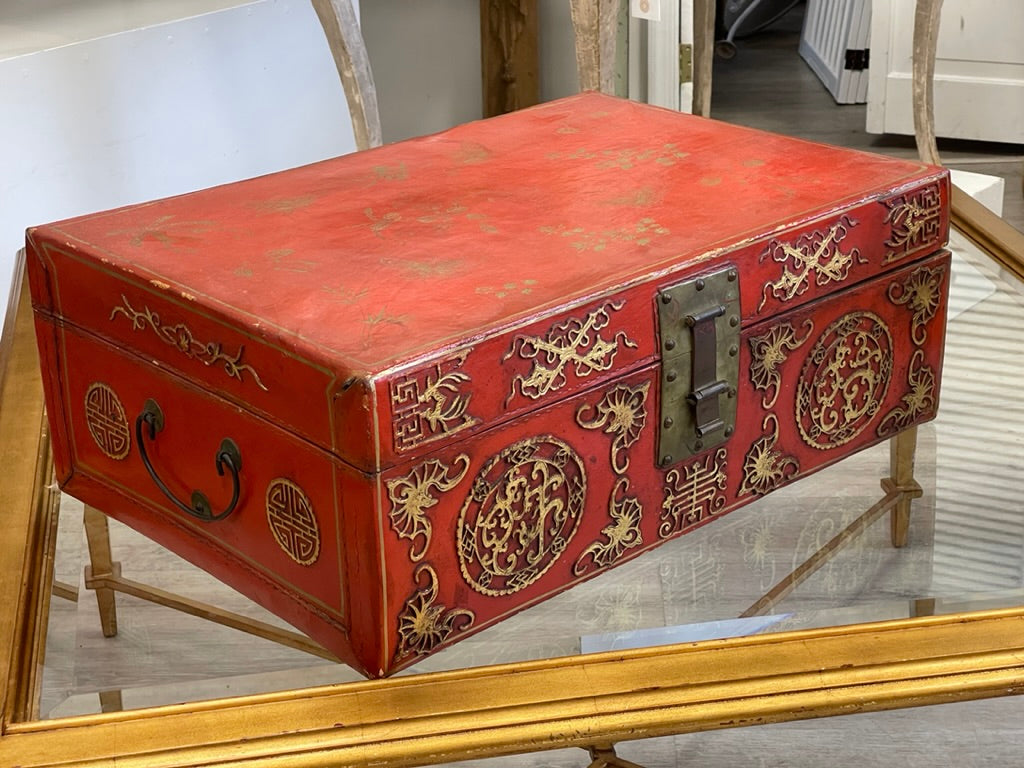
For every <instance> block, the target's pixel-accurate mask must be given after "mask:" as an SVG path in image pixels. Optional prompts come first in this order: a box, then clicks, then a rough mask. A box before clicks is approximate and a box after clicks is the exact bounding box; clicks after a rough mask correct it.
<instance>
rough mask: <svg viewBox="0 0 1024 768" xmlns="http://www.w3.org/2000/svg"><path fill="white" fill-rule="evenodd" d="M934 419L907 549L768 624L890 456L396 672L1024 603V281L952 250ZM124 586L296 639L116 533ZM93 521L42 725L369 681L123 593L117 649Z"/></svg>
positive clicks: (73, 553)
mask: <svg viewBox="0 0 1024 768" xmlns="http://www.w3.org/2000/svg"><path fill="white" fill-rule="evenodd" d="M954 247H955V249H956V251H957V253H956V254H955V256H954V262H953V279H952V288H951V294H952V295H951V299H950V321H949V331H948V339H947V351H946V367H945V373H944V380H943V387H942V394H941V405H940V408H939V418H938V419H937V420H936V421H935V422H933V423H931V424H928V425H925V426H923V427H921V428H920V430H919V436H918V453H917V469H916V477H917V480H918V481H919V482H920V483H921V485H922V486H923V488H924V490H925V494H924V496H923V498H921V499H918V500H916V501H915V502H914V504H913V515H912V520H911V529H910V537H909V542H908V544H907V546H906V547H904V548H902V549H895V548H893V547H892V545H891V543H890V534H889V525H888V523H887V522H886V520H887V516H886V517H883V518H882V519H881V520H880V521H879V522H877V523H875V524H874V525H872V526H870V527H869V528H867V530H866V531H865V532H864V533H862V534H861V535H859V536H856V537H854V538H853V539H852V540H851V541H850V543H849V544H848V545H847V546H845V547H844V548H842V549H841V550H839V551H838V552H836V553H835V554H833V555H832V556H831V557H829V558H826V559H825V560H824V563H823V565H822V566H821V567H820V569H818V570H817V571H816V572H815V573H814V574H813V575H812V576H810V577H809V578H808V579H807V580H806V581H804V582H803V583H802V584H800V585H799V586H798V587H797V588H796V589H795V590H794V591H793V592H792V593H791V594H789V595H788V596H787V597H785V598H784V599H783V600H781V601H780V602H778V603H777V604H776V605H774V606H773V607H772V608H771V609H770V615H767V616H765V615H759V616H747V617H745V618H742V619H740V618H739V617H741V616H742V615H744V614H747V613H749V611H748V609H750V607H751V606H752V605H754V604H755V603H756V602H757V601H758V599H759V598H760V597H761V596H762V595H763V594H764V593H766V592H768V591H769V590H771V589H772V587H773V586H774V585H776V584H777V583H779V582H780V581H781V580H783V579H784V578H785V577H786V576H787V574H789V573H791V572H792V571H793V570H794V569H795V568H797V567H798V566H800V565H801V563H803V562H804V561H806V560H807V559H808V558H810V557H811V556H812V555H814V554H815V553H816V552H818V551H819V550H820V549H821V548H822V547H824V546H825V545H826V544H827V543H828V542H829V541H830V540H832V539H833V538H834V537H835V536H836V535H837V534H838V533H840V532H841V531H842V530H843V529H844V528H845V527H847V526H848V525H850V524H851V523H852V522H853V521H854V520H856V519H857V518H858V517H859V516H861V515H862V514H863V513H864V512H865V510H867V509H868V508H870V507H871V506H872V505H873V504H875V503H876V502H877V501H878V500H879V499H880V498H881V496H882V491H881V489H880V485H879V480H880V479H881V478H884V477H887V476H888V475H889V472H890V470H889V449H888V446H887V445H880V446H877V447H875V448H873V449H870V450H868V451H865V452H862V453H861V454H858V455H856V456H853V457H851V458H850V459H847V460H845V461H843V462H841V463H839V464H837V465H834V466H832V467H830V468H828V469H826V470H824V471H822V472H820V473H818V474H817V475H814V476H812V477H810V478H807V479H804V480H802V481H800V482H798V483H796V484H794V485H792V486H789V487H786V488H783V489H781V490H779V491H776V492H775V493H773V494H771V495H770V496H768V497H766V498H764V499H761V500H759V501H758V502H756V503H753V504H751V505H748V506H747V507H744V508H741V509H739V510H737V511H735V512H732V513H730V514H729V515H727V516H725V517H724V518H722V519H720V520H716V521H714V522H713V523H712V524H711V525H708V526H706V527H704V528H701V529H699V530H697V531H694V532H692V533H689V534H687V535H685V536H683V537H682V538H680V539H677V540H676V541H674V542H669V543H666V544H665V545H663V546H662V547H660V548H659V549H656V550H655V551H653V552H650V553H648V554H646V555H644V556H642V557H640V558H639V559H637V560H635V561H633V562H631V563H628V564H626V565H624V566H622V567H619V568H617V569H614V570H612V571H611V572H609V573H607V574H604V575H602V576H600V577H598V578H596V579H593V580H592V581H590V582H587V583H585V584H582V585H580V586H578V587H576V588H574V589H572V590H570V591H569V592H567V593H565V594H563V595H560V596H558V597H556V598H553V599H551V600H549V601H547V602H545V603H543V604H541V605H539V606H537V607H534V608H532V609H529V610H526V611H524V612H523V613H521V614H519V615H518V616H516V617H514V618H512V619H510V620H507V621H505V622H503V623H501V624H499V625H497V626H495V627H492V628H490V629H488V630H486V631H484V632H481V633H480V634H478V635H476V636H473V637H471V638H468V639H466V640H464V641H462V642H460V643H458V644H456V645H455V646H454V647H452V648H450V649H448V650H446V651H443V652H441V653H439V654H436V655H435V656H432V657H431V658H429V659H427V660H426V661H424V662H423V663H421V664H420V665H418V666H417V667H414V668H413V669H411V670H409V671H407V672H404V673H403V674H414V673H416V672H425V671H434V670H441V669H454V668H461V667H468V666H475V665H483V664H493V663H501V662H509V661H520V660H527V659H535V658H545V657H554V656H562V655H568V654H575V653H580V652H590V651H598V650H604V649H609V648H626V647H636V646H637V645H653V644H662V643H669V642H690V641H694V640H700V639H708V638H711V637H722V636H730V635H737V634H754V633H760V632H775V631H782V630H788V629H798V628H807V627H815V626H830V625H841V624H850V623H859V622H864V621H875V620H882V619H895V618H905V617H908V616H914V615H924V614H928V613H942V612H959V611H967V610H977V609H981V608H990V607H998V606H1004V605H1006V606H1011V605H1019V604H1021V603H1024V578H1022V568H1021V563H1022V557H1021V554H1022V549H1024V515H1021V509H1020V506H1021V501H1020V499H1022V498H1024V493H1022V491H1024V488H1022V485H1024V481H1022V473H1021V471H1020V470H1021V467H1020V462H1021V460H1020V458H1019V457H1020V456H1021V455H1022V452H1021V445H1022V442H1024V403H1022V402H1021V400H1020V398H1019V397H1018V396H1017V388H1018V383H1019V382H1020V381H1021V380H1024V313H1022V312H1021V304H1022V303H1024V290H1022V285H1021V284H1020V283H1019V282H1018V281H1016V280H1015V279H1013V278H1010V277H1007V276H1006V275H1004V274H1002V273H1001V272H1000V270H999V268H998V267H997V266H996V265H995V264H994V263H993V262H991V261H990V260H988V259H987V258H985V257H983V256H981V255H980V254H977V253H976V252H974V251H972V250H971V248H970V247H969V246H967V245H966V243H964V242H963V241H962V240H959V239H954ZM110 530H111V541H112V546H113V556H114V559H115V560H116V561H117V562H119V563H120V567H121V569H122V572H123V575H124V576H125V577H127V578H130V579H134V580H136V581H139V582H143V583H145V584H150V585H153V586H155V587H158V588H161V589H165V590H168V591H171V592H174V593H176V594H180V595H184V596H186V597H189V598H191V599H193V600H197V601H201V602H204V603H209V604H212V605H215V606H217V607H218V608H222V609H227V610H231V611H234V612H237V613H239V614H242V615H245V616H249V617H252V618H256V619H259V620H262V621H265V622H267V623H270V624H274V625H278V626H282V627H285V626H286V625H284V624H283V623H282V622H281V621H280V620H278V619H277V618H275V617H274V616H272V615H270V614H268V613H267V612H265V611H263V610H262V609H261V608H259V607H258V606H256V605H254V604H252V603H251V602H249V601H248V600H246V599H245V598H243V597H241V596H240V595H238V594H237V593H235V592H234V591H232V590H231V589H229V588H228V587H225V586H224V585H222V584H220V583H219V582H217V581H216V580H214V579H213V578H211V577H209V576H207V575H206V574H205V573H203V572H201V571H199V570H198V569H195V568H193V567H191V566H189V565H188V564H186V563H184V562H183V561H181V560H180V559H178V558H176V557H175V556H173V555H171V554H169V553H167V552H166V551H164V550H162V549H161V548H160V547H158V546H156V545H154V544H152V543H151V542H149V541H147V540H146V539H144V538H143V537H141V536H138V535H137V534H135V533H134V532H132V531H130V530H128V529H126V528H125V527H123V526H120V525H118V524H116V523H113V522H111V525H110ZM87 561H88V556H87V549H86V546H85V544H84V534H83V532H82V508H81V506H80V505H79V504H78V503H77V502H76V501H74V500H73V499H68V498H65V499H64V501H63V503H62V509H61V519H60V528H59V537H58V544H57V556H56V573H55V576H56V580H57V588H56V589H55V597H54V599H53V601H52V603H51V610H50V622H49V632H48V637H47V653H46V666H45V670H44V676H43V695H42V703H41V708H40V712H41V717H42V718H44V719H45V718H53V717H60V716H67V715H74V714H87V713H94V712H99V711H101V710H114V709H121V708H125V709H131V708H137V707H143V706H150V705H157V704H167V703H175V702H182V701H195V700H200V699H208V698H218V697H224V696H232V695H240V694H248V693H257V692H262V691H276V690H285V689H290V688H296V687H305V686H313V685H322V684H332V683H339V682H346V681H352V680H357V679H360V678H359V677H358V676H357V675H356V674H355V673H353V672H352V671H350V670H349V669H348V668H346V667H344V666H342V665H338V664H331V663H329V662H326V661H324V660H323V659H321V658H317V657H316V656H313V655H310V654H307V653H304V652H302V651H298V650H294V649H291V648H286V647H283V646H281V645H278V644H276V643H273V642H270V641H267V640H263V639H260V638H257V637H253V636H250V635H247V634H244V633H242V632H239V631H237V630H234V629H230V628H227V627H223V626H219V625H217V624H213V623H211V622H208V621H204V620H202V619H199V618H195V617H192V616H188V615H184V614H181V613H179V612H176V611H173V610H170V609H168V608H165V607H162V606H159V605H155V604H152V603H148V602H145V601H143V600H139V599H137V598H133V597H130V596H127V595H121V594H119V595H118V596H117V619H118V632H117V635H116V636H115V637H111V638H105V637H104V636H103V634H102V632H101V629H100V622H99V617H98V614H97V607H96V600H95V596H94V594H93V592H92V591H90V590H86V589H85V588H84V575H83V574H84V567H85V565H86V564H87Z"/></svg>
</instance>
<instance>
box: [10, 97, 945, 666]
mask: <svg viewBox="0 0 1024 768" xmlns="http://www.w3.org/2000/svg"><path fill="white" fill-rule="evenodd" d="M947 202H948V178H947V175H946V173H945V172H944V171H943V170H941V169H938V168H933V167H929V166H922V165H920V164H917V163H912V162H904V161H899V160H895V159H891V158H885V157H876V156H873V155H868V154H863V153H858V152H853V151H848V150H843V149H837V148H832V147H826V146H821V145H815V144H810V143H806V142H802V141H798V140H795V139H790V138H784V137H780V136H775V135H771V134H766V133H762V132H757V131H754V130H749V129H745V128H740V127H735V126H730V125H725V124H722V123H718V122H715V121H710V120H703V119H700V118H695V117H691V116H689V115H681V114H677V113H672V112H669V111H665V110H661V109H656V108H651V107H646V106H642V105H637V104H634V103H631V102H627V101H621V100H617V99H612V98H609V97H604V96H600V95H595V94H585V95H581V96H578V97H573V98H569V99H565V100H561V101H557V102H552V103H549V104H546V105H542V106H540V107H536V108H533V109H529V110H525V111H522V112H518V113H514V114H512V115H508V116H504V117H500V118H494V119H491V120H486V121H482V122H477V123H472V124H468V125H464V126H460V127H457V128H454V129H452V130H450V131H446V132H444V133H441V134H438V135H434V136H429V137H425V138H421V139H416V140H411V141H407V142H402V143H399V144H395V145H392V146H386V147H382V148H379V149H374V150H371V151H368V152H363V153H358V154H355V155H349V156H346V157H341V158H337V159H334V160H328V161H325V162H322V163H318V164H315V165H311V166H307V167H303V168H298V169H294V170H289V171H285V172H282V173H278V174H273V175H269V176H265V177H261V178H257V179H252V180H249V181H244V182H241V183H237V184H231V185H227V186H223V187H218V188H214V189H209V190H204V191H200V192H196V193H193V194H189V195H184V196H181V197H176V198H171V199H167V200H161V201H158V202H153V203H149V204H145V205H135V206H130V207H126V208H122V209H119V210H115V211H110V212H105V213H100V214H96V215H91V216H84V217H81V218H76V219H73V220H69V221H64V222H60V223H57V224H52V225H48V226H42V227H37V228H34V229H32V230H30V231H29V234H28V253H29V277H30V281H31V289H32V298H33V304H34V307H35V312H36V319H37V331H38V339H39V347H40V351H41V356H42V360H43V367H44V379H45V384H46V395H47V404H48V411H49V416H50V420H51V423H52V432H53V438H54V452H55V462H56V467H57V472H58V476H59V481H60V483H61V485H62V486H63V487H64V489H65V490H66V491H68V492H69V493H71V494H73V495H75V496H77V497H79V498H81V499H82V500H84V501H85V502H87V503H89V504H92V505H94V506H96V507H98V508H100V509H102V510H103V511H105V512H106V513H107V514H109V515H111V516H112V517H115V518H117V519H119V520H122V521H123V522H125V523H127V524H128V525H130V526H132V527H134V528H136V529H138V530H139V531H141V532H142V533H144V534H146V535H147V536H150V537H151V538H153V539H155V540H157V541H158V542H160V543H162V544H163V545H165V546H166V547H167V548H169V549H171V550H173V551H175V552H177V553H178V554H180V555H182V556H183V557H185V558H187V559H188V560H190V561H192V562H193V563H195V564H196V565H198V566H200V567H202V568H204V569H207V570H208V571H209V572H211V573H212V574H214V575H215V576H217V577H218V578H220V579H222V580H223V581H225V582H227V583H229V584H231V585H232V586H234V587H235V588H236V589H238V590H240V591H241V592H243V593H245V594H247V595H249V596H250V597H251V598H252V599H254V600H256V601H257V602H259V603H261V604H263V605H264V606H266V607H267V608H268V609H270V610H271V611H274V612H276V613H277V614H278V615H280V616H281V617H283V618H284V619H286V620H287V621H289V622H291V623H292V624H294V625H295V626H296V627H298V628H300V629H301V630H303V631H305V632H307V633H308V634H309V635H310V636H312V637H313V638H315V639H316V640H318V641H319V642H320V643H322V644H323V645H324V646H326V647H327V648H328V649H330V650H331V651H333V652H334V653H335V654H337V655H338V656H339V657H340V658H341V659H343V660H344V661H346V662H347V663H349V664H351V665H352V666H354V667H355V668H357V669H359V670H361V671H362V672H364V673H365V674H367V675H370V676H379V675H387V674H390V673H392V672H394V671H396V670H398V669H401V668H402V667H405V666H408V665H410V664H412V663H414V662H416V661H417V660H418V659H421V658H422V657H423V656H425V655H426V654H429V653H432V652H434V651H436V650H437V649H439V648H441V647H444V646H445V645H447V644H450V643H452V642H455V641H457V640H459V639H460V638H463V637H466V636H467V635H469V634H471V633H474V632H476V631H478V630H480V629H483V628H484V627H487V626H489V625H492V624H494V623H495V622H497V621H500V620H501V619H502V618H504V617H506V616H509V615H510V614H512V613H514V612H516V611H519V610H521V609H523V608H524V607H526V606H529V605H531V604H535V603H537V602H538V601H540V600H543V599H544V598H545V597H547V596H550V595H552V594H554V593H556V592H558V591H560V590H563V589H566V588H567V587H570V586H571V585H573V584H574V583H577V582H579V581H580V580H582V579H586V578H589V577H591V576H593V575H595V574H598V573H601V572H602V571H604V570H606V569H608V568H610V567H612V566H614V565H616V564H618V563H620V562H623V561H625V560H627V559H629V558H632V557H635V556H637V555H639V554H641V553H642V552H644V551H645V550H647V549H649V548H651V547H654V546H657V545H658V544H659V542H661V541H664V540H665V539H668V538H671V537H675V536H678V535H680V534H683V533H686V532H687V531H691V530H693V529H695V528H696V527H698V526H701V525H703V524H705V523H708V522H710V521H712V520H714V519H715V518H716V517H719V516H721V515H723V514H725V513H726V512H728V511H730V510H732V509H735V508H736V507H738V506H740V505H743V504H746V503H748V502H751V501H754V500H755V499H756V498H758V497H759V496H761V495H763V494H766V493H769V492H771V491H772V490H773V489H775V488H777V487H779V486H780V485H782V484H784V483H787V482H790V481H792V480H794V479H796V478H798V477H801V476H803V475H806V474H808V473H810V472H812V471H814V470H816V469H818V468H820V467H823V466H825V465H827V464H830V463H832V462H835V461H838V460H839V459H841V458H843V457H844V456H847V455H849V454H850V453H851V452H853V451H857V450H859V449H861V448H864V447H865V446H868V445H871V444H873V443H876V442H878V441H880V440H884V439H886V438H889V437H891V436H893V435H895V434H896V433H898V432H899V431H901V430H904V429H906V428H908V427H910V426H913V425H915V424H918V423H919V422H922V421H924V420H927V419H930V418H932V417H933V416H934V414H935V409H936V406H937V401H938V387H939V376H940V370H941V364H942V350H943V338H944V328H945V304H946V294H947V286H948V282H949V256H948V253H946V252H945V251H943V250H942V246H943V244H944V242H945V239H946V234H947V228H948V210H947Z"/></svg>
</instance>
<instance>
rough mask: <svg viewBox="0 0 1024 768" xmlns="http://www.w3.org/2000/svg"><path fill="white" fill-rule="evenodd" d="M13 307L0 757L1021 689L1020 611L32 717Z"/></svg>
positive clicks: (758, 716) (247, 762) (655, 717)
mask: <svg viewBox="0 0 1024 768" xmlns="http://www.w3.org/2000/svg"><path fill="white" fill-rule="evenodd" d="M958 200H959V202H958ZM953 204H954V211H953V219H954V224H957V225H959V228H960V229H962V230H963V231H964V232H965V233H966V234H967V235H968V237H970V238H971V239H972V240H974V241H975V242H976V243H978V244H980V245H981V246H982V247H984V248H987V249H988V250H989V251H990V252H991V253H992V255H993V256H994V257H995V258H997V259H998V260H999V261H1002V262H1003V263H1016V264H1018V265H1019V264H1020V262H1021V256H1022V254H1024V248H1022V245H1024V236H1022V235H1020V233H1018V232H1016V231H1015V230H1012V228H1009V226H1008V225H1005V222H1002V220H1000V219H992V218H988V217H984V216H980V215H978V212H977V211H975V210H974V209H973V207H972V206H970V205H965V204H964V202H963V199H962V196H957V195H954V197H953ZM19 282H20V276H19V279H18V281H16V283H15V284H18V283H19ZM30 312H31V309H30V307H29V305H28V301H27V299H25V298H24V296H22V299H21V300H20V301H16V302H14V304H13V306H12V309H11V311H10V312H9V315H8V322H7V328H8V329H9V331H10V332H9V333H7V334H6V336H5V338H4V342H3V344H2V346H0V371H3V378H2V384H0V466H2V467H3V468H4V482H3V484H2V485H0V530H3V531H4V536H2V537H0V563H2V564H3V567H2V568H0V594H4V595H5V597H6V599H5V600H3V601H0V638H2V639H0V680H2V681H3V685H2V686H0V765H10V766H19V767H20V768H44V767H47V766H54V767H55V766H58V765H59V766H83V767H84V766H89V768H100V767H102V766H107V767H109V768H113V766H115V765H116V766H117V767H118V768H136V767H141V766H154V765H159V766H162V768H179V767H180V768H185V766H197V765H201V766H220V767H221V768H228V767H229V766H230V767H232V768H234V767H236V766H239V767H240V766H246V767H249V766H252V767H253V768H255V767H257V766H270V765H274V766H287V768H300V767H301V768H305V767H307V766H308V767H309V768H313V767H314V766H335V765H351V764H359V765H368V766H411V765H427V764H432V763H438V762H444V761H454V760H460V759H469V758H480V757H488V756H496V755H503V754H514V753H521V752H533V751H541V750H545V749H554V748H561V747H574V746H575V747H581V748H583V749H586V750H588V751H589V752H590V757H591V759H592V763H591V765H593V766H603V765H620V766H626V765H629V764H628V763H627V762H626V761H624V760H621V759H620V758H618V757H617V756H616V755H615V753H614V749H613V745H614V744H615V743H616V742H618V741H623V740H632V739H641V738H648V737H654V736H663V735H669V734H681V733H688V732H694V731H702V730H710V729H715V728H725V727H734V726H741V725H752V724H761V723H771V722H782V721H787V720H796V719H806V718H812V717H822V716H827V715H837V714H848V713H853V712H863V711H877V710H886V709H895V708H901V707H910V706H919V705H925V704H934V703H942V702H951V701H960V700H968V699H978V698H986V697H992V696H1001V695H1009V694H1016V693H1022V692H1024V607H1021V608H1014V609H1007V610H999V611H986V612H975V613H965V614H956V615H946V616H933V617H924V618H913V619H904V620H897V621H888V622H881V623H872V624H860V625H854V626H846V627H835V628H827V629H814V630H804V631H799V632H789V633H780V634H772V635H761V636H754V637H747V638H732V639H726V640H714V641H705V642H699V643H690V644H685V645H674V646H661V647H655V648H648V649H641V650H632V651H625V652H611V653H603V654H595V655H586V656H574V657H567V658H559V659H549V660H542V661H535V662H523V663H515V664H508V665H503V666H494V667H480V668H474V669H467V670H457V671H451V672H443V673H432V674H425V675H418V676H410V677H404V678H398V679H390V680H377V681H371V682H364V683H351V684H345V685H336V686H326V687H320V688H310V689H303V690H293V691H286V692H282V693H270V694H261V695H253V696H244V697H236V698H228V699H220V700H215V701H204V702H197V703H187V704H180V705H174V706H163V707H155V708H150V709H140V710H134V711H128V712H115V713H108V714H102V715H90V716H81V717H73V718H65V719H58V720H50V721H39V720H33V719H32V717H33V702H35V701H37V700H38V686H39V679H40V676H41V669H42V649H43V647H44V645H45V635H46V616H47V611H48V605H49V599H50V594H51V586H52V585H51V579H52V552H53V546H52V542H53V537H54V536H55V522H56V509H55V507H56V505H55V496H56V494H55V493H54V492H53V490H52V488H51V486H50V482H49V478H50V469H49V463H48V462H49V458H48V457H49V444H48V435H47V432H46V424H45V418H44V413H43V398H42V387H41V381H40V373H39V368H38V358H37V355H36V351H35V341H34V338H33V329H32V323H31V320H30ZM581 758H583V756H582V755H581ZM582 764H584V759H581V765H582Z"/></svg>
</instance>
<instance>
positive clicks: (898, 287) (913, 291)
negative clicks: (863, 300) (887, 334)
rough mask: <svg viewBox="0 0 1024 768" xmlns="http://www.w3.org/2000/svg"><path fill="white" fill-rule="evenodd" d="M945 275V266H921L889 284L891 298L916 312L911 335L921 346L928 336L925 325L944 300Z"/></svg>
mask: <svg viewBox="0 0 1024 768" xmlns="http://www.w3.org/2000/svg"><path fill="white" fill-rule="evenodd" d="M945 275H946V268H945V267H936V268H935V269H929V268H928V267H919V268H918V269H916V270H914V271H913V272H912V273H911V274H910V276H909V277H907V279H906V280H904V281H903V282H902V283H892V284H891V285H890V286H889V300H890V301H891V302H893V303H894V304H900V305H903V306H905V307H906V308H907V309H909V310H910V311H911V312H913V313H914V316H913V318H912V319H911V321H910V324H911V328H910V337H911V338H912V339H913V340H914V343H915V344H916V345H917V346H919V347H920V346H922V345H923V344H924V342H925V340H926V339H927V338H928V332H927V330H926V329H925V326H926V325H927V324H928V322H929V321H930V320H931V319H932V318H933V317H935V313H936V312H938V310H939V304H940V302H941V301H942V280H943V278H944V277H945Z"/></svg>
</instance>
